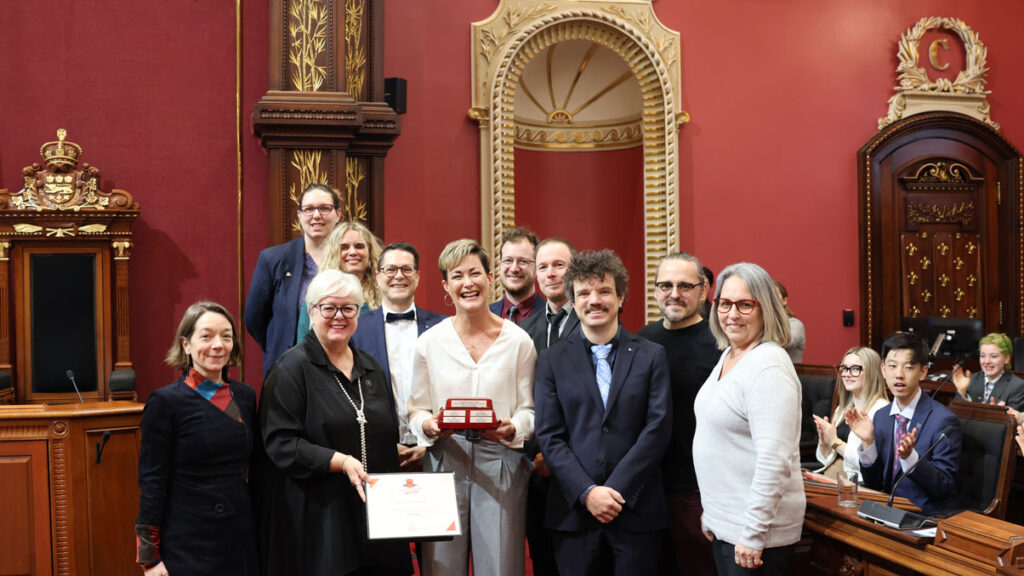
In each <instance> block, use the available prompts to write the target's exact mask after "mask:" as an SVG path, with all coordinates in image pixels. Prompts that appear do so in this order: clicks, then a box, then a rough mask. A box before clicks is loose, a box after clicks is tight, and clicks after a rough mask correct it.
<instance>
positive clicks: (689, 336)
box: [638, 252, 721, 576]
mask: <svg viewBox="0 0 1024 576" xmlns="http://www.w3.org/2000/svg"><path fill="white" fill-rule="evenodd" d="M654 298H655V300H657V302H658V309H660V310H661V314H662V318H661V319H660V320H655V321H654V322H651V323H650V324H648V325H647V326H644V327H643V328H641V329H640V330H639V332H638V334H639V335H640V336H642V337H644V338H647V339H648V340H650V341H651V342H655V343H658V344H661V345H662V346H664V347H665V356H666V357H667V358H668V367H669V376H670V378H671V380H672V441H671V443H670V444H669V448H668V452H666V453H665V459H664V461H663V462H662V464H661V469H662V472H663V473H664V474H665V498H666V499H667V500H668V511H669V521H668V530H666V531H665V549H664V550H663V552H664V554H663V556H662V566H661V573H662V574H665V575H672V576H674V575H676V574H690V575H692V576H703V575H709V576H714V575H715V574H716V573H717V572H716V570H715V559H714V555H713V553H712V551H711V542H708V540H707V538H705V537H704V534H703V533H702V532H701V515H702V514H703V513H704V509H703V508H702V507H701V503H700V490H699V489H698V487H697V473H696V471H695V470H694V468H693V434H694V431H695V430H696V428H697V418H696V416H695V415H694V412H693V404H694V402H695V401H696V399H697V392H699V391H700V387H701V386H703V385H704V381H705V380H707V379H708V375H709V374H711V371H712V370H713V369H714V368H715V365H716V364H718V358H719V357H720V356H721V351H719V350H718V346H717V344H716V343H715V337H714V336H713V335H712V334H711V330H710V328H709V327H708V321H707V319H706V318H704V317H702V315H701V314H702V311H703V309H704V304H705V303H707V301H708V299H707V279H706V278H705V277H704V267H703V266H701V263H700V260H698V259H697V257H696V256H693V255H691V254H687V253H686V252H676V253H674V254H669V255H668V256H666V257H664V258H663V259H662V260H661V262H660V263H659V264H658V271H657V273H656V274H655V281H654Z"/></svg>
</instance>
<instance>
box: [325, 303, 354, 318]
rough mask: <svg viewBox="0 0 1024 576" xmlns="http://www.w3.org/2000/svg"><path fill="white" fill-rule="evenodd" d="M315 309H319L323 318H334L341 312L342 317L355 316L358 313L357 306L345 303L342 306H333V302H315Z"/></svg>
mask: <svg viewBox="0 0 1024 576" xmlns="http://www.w3.org/2000/svg"><path fill="white" fill-rule="evenodd" d="M316 309H317V310H319V311H320V315H321V316H323V317H324V318H328V319H330V318H334V317H335V316H337V315H338V313H339V312H341V317H342V318H355V317H356V314H359V306H356V305H355V304H345V305H344V306H335V305H334V304H317V305H316Z"/></svg>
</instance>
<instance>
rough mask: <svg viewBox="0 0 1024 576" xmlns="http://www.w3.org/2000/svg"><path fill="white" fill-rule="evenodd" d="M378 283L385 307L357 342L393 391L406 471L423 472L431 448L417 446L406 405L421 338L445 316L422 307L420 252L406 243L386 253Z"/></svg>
mask: <svg viewBox="0 0 1024 576" xmlns="http://www.w3.org/2000/svg"><path fill="white" fill-rule="evenodd" d="M379 266H380V268H379V269H378V270H377V283H378V284H379V285H380V292H381V305H380V308H377V309H376V310H371V311H369V312H367V313H366V314H363V315H362V316H360V317H359V325H358V326H357V327H356V332H355V334H354V335H353V336H352V343H353V345H354V346H355V347H356V348H360V349H362V350H364V351H366V352H367V353H369V354H370V355H371V356H373V357H374V358H376V360H377V362H379V363H380V366H381V368H383V369H384V379H385V381H386V382H387V384H388V386H390V387H391V390H392V393H393V396H394V400H395V406H394V408H395V417H396V421H397V424H398V433H399V442H400V444H399V447H398V453H399V454H398V457H399V462H400V464H401V466H402V469H403V470H419V469H420V467H421V466H422V465H423V455H424V454H425V453H426V447H425V446H417V445H416V436H415V434H413V433H412V432H411V431H410V430H409V415H408V414H409V413H408V410H407V408H406V403H407V402H408V401H409V395H410V394H411V393H412V384H413V374H412V370H413V356H414V355H415V352H416V339H417V338H419V335H420V334H422V333H423V332H424V331H426V330H427V329H428V328H430V327H431V326H433V325H434V324H437V323H438V322H440V321H441V320H444V318H445V317H444V316H443V315H441V314H436V313H434V312H430V311H428V310H424V309H423V308H420V307H419V306H416V304H415V302H414V299H415V297H416V288H417V287H418V286H419V282H420V272H419V270H420V253H419V252H418V251H417V250H416V248H415V247H414V246H412V245H411V244H408V243H406V242H393V243H391V244H388V245H387V246H385V247H384V250H382V251H381V254H380V265H379Z"/></svg>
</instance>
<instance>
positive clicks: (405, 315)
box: [384, 310, 416, 324]
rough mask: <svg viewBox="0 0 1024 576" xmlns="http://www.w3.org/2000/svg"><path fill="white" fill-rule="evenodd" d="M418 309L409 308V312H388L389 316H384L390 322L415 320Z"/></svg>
mask: <svg viewBox="0 0 1024 576" xmlns="http://www.w3.org/2000/svg"><path fill="white" fill-rule="evenodd" d="M415 319H416V311H415V310H409V311H408V312H402V313H401V314H395V313H394V312H388V313H387V316H384V321H385V322H387V323H388V324H390V323H392V322H398V321H399V320H415Z"/></svg>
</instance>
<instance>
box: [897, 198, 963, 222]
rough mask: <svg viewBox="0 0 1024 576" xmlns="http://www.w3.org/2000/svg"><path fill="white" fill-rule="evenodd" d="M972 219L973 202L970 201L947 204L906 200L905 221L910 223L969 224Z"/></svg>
mask: <svg viewBox="0 0 1024 576" xmlns="http://www.w3.org/2000/svg"><path fill="white" fill-rule="evenodd" d="M973 221H974V202H971V201H963V202H951V203H948V204H937V203H934V202H923V201H907V222H908V223H909V224H911V225H920V224H963V225H964V226H970V225H971V222H973Z"/></svg>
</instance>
